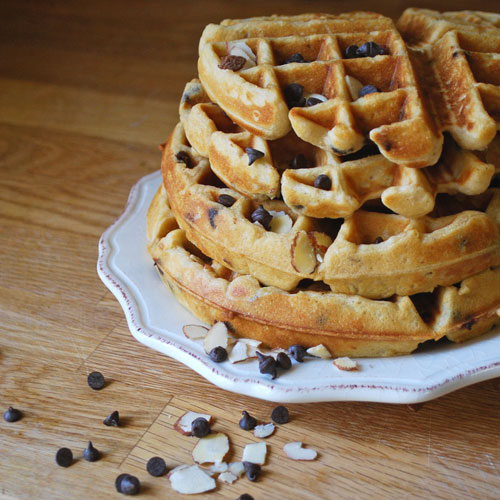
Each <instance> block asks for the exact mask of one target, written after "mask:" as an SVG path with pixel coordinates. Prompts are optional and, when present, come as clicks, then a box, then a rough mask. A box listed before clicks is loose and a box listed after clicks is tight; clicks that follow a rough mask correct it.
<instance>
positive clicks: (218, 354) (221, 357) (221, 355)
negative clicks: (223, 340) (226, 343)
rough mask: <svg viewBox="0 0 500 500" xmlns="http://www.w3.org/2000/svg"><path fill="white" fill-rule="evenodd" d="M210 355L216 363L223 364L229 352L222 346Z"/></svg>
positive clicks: (213, 350) (215, 348)
mask: <svg viewBox="0 0 500 500" xmlns="http://www.w3.org/2000/svg"><path fill="white" fill-rule="evenodd" d="M208 355H209V356H210V359H211V360H212V361H213V362H214V363H222V362H223V361H226V359H227V351H226V349H224V347H222V346H217V347H214V348H213V349H212V350H211V351H210V352H209V353H208Z"/></svg>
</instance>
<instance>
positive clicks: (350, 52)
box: [344, 45, 359, 59]
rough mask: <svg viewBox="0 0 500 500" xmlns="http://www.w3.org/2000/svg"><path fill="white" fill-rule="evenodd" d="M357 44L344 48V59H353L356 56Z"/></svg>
mask: <svg viewBox="0 0 500 500" xmlns="http://www.w3.org/2000/svg"><path fill="white" fill-rule="evenodd" d="M358 48H359V47H358V46H357V45H349V47H347V49H345V52H344V56H345V58H346V59H354V58H356V57H358Z"/></svg>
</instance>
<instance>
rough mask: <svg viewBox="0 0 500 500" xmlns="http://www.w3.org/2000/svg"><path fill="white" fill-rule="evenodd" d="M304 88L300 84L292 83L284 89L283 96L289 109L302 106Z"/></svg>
mask: <svg viewBox="0 0 500 500" xmlns="http://www.w3.org/2000/svg"><path fill="white" fill-rule="evenodd" d="M303 93H304V87H303V86H302V85H300V84H299V83H290V85H287V86H286V87H285V88H284V89H283V95H284V96H285V101H286V103H287V104H288V107H289V108H293V107H296V106H299V105H303V104H302V94H303Z"/></svg>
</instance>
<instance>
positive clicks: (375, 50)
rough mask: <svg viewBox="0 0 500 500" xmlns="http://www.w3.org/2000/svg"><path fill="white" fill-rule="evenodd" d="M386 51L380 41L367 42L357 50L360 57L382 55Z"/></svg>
mask: <svg viewBox="0 0 500 500" xmlns="http://www.w3.org/2000/svg"><path fill="white" fill-rule="evenodd" d="M385 53H386V52H385V50H384V49H383V47H381V46H380V45H379V44H378V43H375V42H366V43H364V44H363V45H361V47H360V48H359V49H358V50H357V51H356V54H357V56H358V57H375V56H382V55H384V54H385Z"/></svg>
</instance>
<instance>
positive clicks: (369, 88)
mask: <svg viewBox="0 0 500 500" xmlns="http://www.w3.org/2000/svg"><path fill="white" fill-rule="evenodd" d="M377 92H379V89H378V88H377V87H375V85H365V86H364V87H363V88H362V89H361V90H360V91H359V97H364V96H365V95H368V94H376V93H377Z"/></svg>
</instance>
